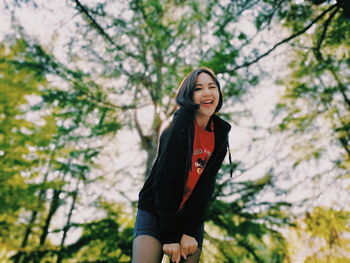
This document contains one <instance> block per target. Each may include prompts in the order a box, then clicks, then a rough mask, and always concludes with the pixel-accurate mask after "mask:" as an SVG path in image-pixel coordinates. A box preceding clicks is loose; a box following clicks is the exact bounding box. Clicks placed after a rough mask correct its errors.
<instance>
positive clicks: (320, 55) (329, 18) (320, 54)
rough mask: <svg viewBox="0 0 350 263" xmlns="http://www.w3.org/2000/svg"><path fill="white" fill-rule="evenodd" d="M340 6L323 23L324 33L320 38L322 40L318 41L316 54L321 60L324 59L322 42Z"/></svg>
mask: <svg viewBox="0 0 350 263" xmlns="http://www.w3.org/2000/svg"><path fill="white" fill-rule="evenodd" d="M339 9H340V6H338V7H337V8H336V9H335V10H334V11H333V12H332V13H331V14H330V16H329V17H328V19H327V20H326V21H325V22H324V23H323V31H322V34H321V36H320V38H319V39H318V43H317V46H316V47H315V52H316V56H319V58H320V59H322V57H323V56H322V52H321V46H322V42H323V40H324V39H325V37H326V34H327V30H328V27H329V24H330V23H331V21H332V19H333V18H334V16H335V14H336V13H337V12H338V11H339Z"/></svg>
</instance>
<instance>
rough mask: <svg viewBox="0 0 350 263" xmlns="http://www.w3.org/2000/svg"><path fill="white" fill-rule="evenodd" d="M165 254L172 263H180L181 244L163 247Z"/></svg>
mask: <svg viewBox="0 0 350 263" xmlns="http://www.w3.org/2000/svg"><path fill="white" fill-rule="evenodd" d="M163 251H164V254H166V255H168V256H169V258H170V260H171V261H172V262H176V263H179V262H180V259H181V251H180V244H179V243H171V244H164V245H163Z"/></svg>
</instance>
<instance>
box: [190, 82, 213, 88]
mask: <svg viewBox="0 0 350 263" xmlns="http://www.w3.org/2000/svg"><path fill="white" fill-rule="evenodd" d="M208 85H216V83H215V82H210V83H208ZM194 86H195V87H196V86H203V84H201V83H197V84H195V85H194Z"/></svg>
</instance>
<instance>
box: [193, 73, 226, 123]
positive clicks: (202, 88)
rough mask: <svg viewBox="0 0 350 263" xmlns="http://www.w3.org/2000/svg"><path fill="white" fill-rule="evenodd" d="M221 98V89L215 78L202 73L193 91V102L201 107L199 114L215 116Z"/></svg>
mask: <svg viewBox="0 0 350 263" xmlns="http://www.w3.org/2000/svg"><path fill="white" fill-rule="evenodd" d="M219 98H220V94H219V87H218V86H217V85H216V84H215V81H214V80H213V78H212V77H211V76H210V75H208V74H207V73H204V72H202V73H200V74H199V75H198V76H197V79H196V84H195V86H194V91H193V102H194V103H195V104H199V105H200V107H199V109H198V110H197V114H200V115H204V116H207V117H210V116H211V115H213V114H214V113H215V109H216V107H217V106H218V104H219Z"/></svg>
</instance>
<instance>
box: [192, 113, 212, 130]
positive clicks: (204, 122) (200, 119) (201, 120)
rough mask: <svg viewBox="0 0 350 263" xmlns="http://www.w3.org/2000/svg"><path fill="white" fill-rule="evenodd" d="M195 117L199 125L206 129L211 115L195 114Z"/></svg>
mask: <svg viewBox="0 0 350 263" xmlns="http://www.w3.org/2000/svg"><path fill="white" fill-rule="evenodd" d="M195 119H196V122H197V123H198V126H199V127H201V128H202V129H203V130H205V129H206V128H207V126H208V122H209V120H210V117H208V116H203V115H199V114H197V115H196V116H195Z"/></svg>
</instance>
